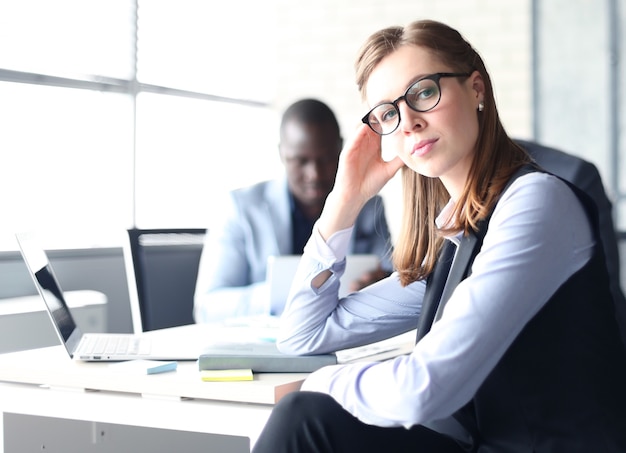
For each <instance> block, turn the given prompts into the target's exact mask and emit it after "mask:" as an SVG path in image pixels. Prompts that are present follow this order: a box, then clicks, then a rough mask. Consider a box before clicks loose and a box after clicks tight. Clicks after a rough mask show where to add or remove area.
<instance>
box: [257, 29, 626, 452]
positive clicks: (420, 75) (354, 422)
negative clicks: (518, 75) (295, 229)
mask: <svg viewBox="0 0 626 453" xmlns="http://www.w3.org/2000/svg"><path fill="white" fill-rule="evenodd" d="M356 71H357V83H358V86H359V89H360V91H361V93H362V95H363V97H364V99H365V101H366V102H367V103H368V104H369V106H370V107H371V110H370V111H369V112H368V113H367V115H365V117H364V118H363V122H364V123H366V124H364V125H363V126H362V127H361V128H360V129H359V130H358V131H357V133H356V135H355V137H354V139H353V140H352V141H351V143H349V144H348V145H347V146H346V147H345V149H344V150H343V152H342V154H341V159H340V165H339V172H338V175H337V179H336V183H335V186H334V188H333V191H332V192H331V194H330V195H329V197H328V199H327V201H326V205H325V207H324V211H323V213H322V216H321V217H320V219H319V220H318V222H317V224H316V227H315V228H314V233H313V236H312V237H311V239H310V240H309V243H308V244H307V246H306V248H305V254H304V256H303V258H302V262H301V265H300V267H299V270H298V273H299V277H298V281H299V282H300V283H299V284H298V283H296V284H295V286H294V291H292V293H293V297H292V299H291V300H290V301H289V303H288V305H287V308H286V310H285V313H284V315H283V318H282V321H281V322H282V332H281V339H280V343H279V345H280V347H281V349H282V350H283V351H285V352H289V353H299V354H306V353H323V352H328V351H333V350H338V349H343V348H348V347H353V346H358V345H362V344H366V343H369V342H373V341H377V340H381V339H383V338H387V337H390V336H393V335H397V334H400V333H402V332H406V331H408V330H410V329H414V328H415V327H416V326H417V327H418V341H417V343H416V345H415V348H414V349H413V351H412V353H411V354H409V355H405V356H401V357H398V358H396V359H394V360H389V361H385V362H380V363H375V362H373V363H354V364H347V365H338V366H333V367H327V368H323V369H321V370H319V371H317V372H315V373H312V374H311V375H310V377H309V378H308V379H307V380H306V381H305V383H304V385H303V387H302V390H303V391H301V392H298V393H294V394H291V395H289V396H288V397H286V398H284V399H283V400H282V401H281V402H280V403H279V404H278V405H277V406H276V407H275V409H274V411H273V413H272V416H271V417H270V420H269V421H268V424H267V425H266V427H265V429H264V431H263V433H262V434H261V436H260V438H259V439H258V441H257V443H256V445H255V449H254V451H255V452H256V453H261V452H272V453H280V452H340V451H341V452H352V451H354V452H357V451H358V452H382V451H393V452H394V453H396V452H405V451H406V452H460V451H479V452H499V453H506V452H551V453H552V452H568V453H573V452H590V451H594V452H624V451H626V352H625V351H624V347H623V346H622V344H621V342H620V339H619V336H618V329H617V324H616V322H615V317H614V313H613V300H612V298H611V295H610V292H609V283H608V277H607V272H606V266H605V264H604V259H603V256H602V248H601V244H600V243H599V239H598V237H599V236H598V231H597V225H596V224H597V220H596V214H595V210H594V206H593V203H590V202H589V200H588V199H587V198H586V196H585V195H584V194H582V193H579V191H577V190H576V189H575V188H573V187H570V186H569V185H568V184H566V183H565V182H564V181H562V180H560V179H558V178H557V177H555V176H552V175H550V174H547V173H545V172H543V171H541V169H539V168H536V167H535V166H533V165H532V163H531V161H530V158H529V157H528V155H527V154H526V153H525V152H524V151H523V150H522V149H521V148H519V147H518V146H517V145H515V144H514V143H513V142H512V141H511V139H510V138H509V137H508V136H507V134H506V132H505V131H504V128H503V127H502V124H501V123H500V120H499V118H498V112H497V109H496V105H495V100H494V94H493V88H492V85H491V81H490V78H489V74H488V73H487V71H486V69H485V65H484V63H483V61H482V59H481V57H480V56H479V55H478V54H477V53H476V51H475V50H474V49H473V48H472V47H471V45H470V44H468V43H467V42H466V41H465V40H464V39H463V38H462V36H461V35H460V34H459V33H458V32H457V31H456V30H454V29H451V28H449V27H448V26H446V25H444V24H441V23H438V22H433V21H418V22H414V23H412V24H410V25H409V26H407V27H405V28H402V27H393V28H387V29H384V30H381V31H379V32H377V33H375V34H374V35H372V36H371V37H370V38H369V40H368V41H367V42H366V43H365V45H364V47H363V48H362V50H361V51H360V54H359V56H358V59H357V64H356ZM388 148H389V149H393V150H394V151H395V153H396V154H397V156H396V157H395V158H394V159H392V160H391V161H384V160H383V159H382V157H381V149H388ZM401 168H402V176H403V190H404V213H403V220H402V228H401V232H400V235H399V238H398V240H397V244H395V251H394V264H395V267H396V269H397V272H396V273H394V274H393V275H392V276H391V277H389V278H388V279H386V280H383V281H381V282H378V283H377V284H374V285H372V286H370V287H367V288H365V289H364V290H361V291H360V292H357V293H353V294H351V295H350V296H348V297H346V298H344V299H338V297H337V292H338V276H339V275H341V273H342V271H343V269H344V267H345V259H344V258H345V249H346V244H347V243H348V239H349V236H350V234H351V227H352V225H353V224H354V220H355V218H356V216H357V214H358V212H359V210H360V208H361V207H362V206H363V205H364V203H365V202H366V201H367V200H368V199H369V198H371V197H372V196H373V195H374V194H376V193H377V192H378V191H379V190H380V189H381V188H382V187H383V186H384V184H385V183H386V182H387V181H389V179H390V178H391V177H392V176H393V175H394V174H395V173H396V172H397V171H398V170H400V169H401ZM452 255H453V256H454V258H452ZM452 260H453V261H452ZM450 262H452V268H451V269H450V271H449V272H448V270H447V268H446V265H447V264H449V263H450ZM444 283H445V287H444ZM295 290H297V291H295Z"/></svg>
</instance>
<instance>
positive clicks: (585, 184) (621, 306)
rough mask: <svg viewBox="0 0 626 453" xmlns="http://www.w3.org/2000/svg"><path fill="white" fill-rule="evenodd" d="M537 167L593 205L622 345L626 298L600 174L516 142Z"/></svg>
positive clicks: (561, 155)
mask: <svg viewBox="0 0 626 453" xmlns="http://www.w3.org/2000/svg"><path fill="white" fill-rule="evenodd" d="M516 142H517V143H518V144H519V145H521V146H522V147H523V148H524V149H525V150H526V151H528V153H529V154H530V155H531V156H532V158H533V159H534V160H535V162H537V164H539V166H540V167H541V168H543V169H544V170H547V171H548V172H550V173H553V174H555V175H556V176H560V177H561V178H563V179H565V180H567V181H569V182H571V183H572V184H574V185H575V186H577V187H578V188H580V189H582V190H583V191H585V192H586V193H587V194H588V195H589V196H591V198H593V200H594V201H595V203H596V206H597V207H598V215H599V220H600V235H601V238H602V245H603V249H604V255H605V258H606V263H607V267H608V270H609V278H610V280H611V293H612V294H613V298H614V300H615V316H616V318H617V322H618V324H619V327H620V331H621V334H622V340H623V342H624V345H626V298H625V297H624V293H623V292H622V290H621V286H620V269H619V267H620V263H619V250H618V246H617V234H616V233H615V224H614V223H613V213H612V204H611V201H610V200H609V198H608V197H607V195H606V192H605V191H604V185H603V184H602V179H601V178H600V173H599V172H598V169H597V168H596V166H595V165H594V164H592V163H591V162H589V161H586V160H584V159H582V158H580V157H577V156H574V155H572V154H568V153H565V152H563V151H559V150H557V149H554V148H549V147H546V146H543V145H539V144H538V143H533V142H528V141H523V140H516Z"/></svg>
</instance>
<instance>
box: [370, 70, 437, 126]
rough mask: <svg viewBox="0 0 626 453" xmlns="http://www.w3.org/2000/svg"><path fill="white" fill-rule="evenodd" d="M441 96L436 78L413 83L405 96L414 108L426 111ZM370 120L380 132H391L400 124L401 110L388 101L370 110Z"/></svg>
mask: <svg viewBox="0 0 626 453" xmlns="http://www.w3.org/2000/svg"><path fill="white" fill-rule="evenodd" d="M440 96H441V90H440V89H439V84H438V83H437V82H436V81H435V80H432V79H422V80H418V81H417V82H416V83H414V84H413V85H411V86H410V87H409V89H408V90H407V91H406V94H405V95H404V96H403V98H404V100H405V102H406V103H407V104H408V105H409V107H411V108H412V109H413V110H417V111H418V112H426V111H428V110H430V109H432V108H434V107H435V106H436V105H437V103H438V102H439V98H440ZM397 102H398V101H396V103H397ZM368 121H369V125H370V127H371V128H372V129H374V131H376V132H377V133H378V134H382V135H385V134H390V133H392V132H393V131H395V130H396V128H397V127H398V124H400V112H399V110H398V107H396V105H395V104H392V103H391V102H387V103H385V104H381V105H379V106H377V107H375V108H374V109H373V110H372V111H371V112H370V114H369V116H368Z"/></svg>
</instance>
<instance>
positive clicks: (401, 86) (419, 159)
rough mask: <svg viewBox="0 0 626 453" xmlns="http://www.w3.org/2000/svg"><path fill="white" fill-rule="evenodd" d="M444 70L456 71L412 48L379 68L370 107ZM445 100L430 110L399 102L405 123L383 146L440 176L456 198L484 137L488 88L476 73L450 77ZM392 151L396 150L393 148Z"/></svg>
mask: <svg viewBox="0 0 626 453" xmlns="http://www.w3.org/2000/svg"><path fill="white" fill-rule="evenodd" d="M438 72H456V71H453V70H452V68H449V67H446V66H444V65H443V64H442V63H441V62H439V61H438V60H437V59H436V58H435V57H434V56H433V55H432V54H431V53H430V52H429V51H427V50H425V49H424V48H423V47H418V46H413V45H406V46H403V47H400V48H398V49H397V50H395V51H394V52H393V53H392V54H390V55H388V56H387V57H385V58H384V59H383V60H382V61H381V62H380V63H379V64H378V66H376V68H374V70H373V71H372V74H371V75H370V77H369V79H368V81H367V86H366V90H367V91H366V93H367V102H368V104H369V105H370V107H373V106H375V105H378V104H380V103H382V102H391V101H394V100H395V99H397V98H398V97H399V96H402V95H403V94H404V93H405V91H406V89H407V88H408V87H409V86H410V85H411V84H412V83H414V82H415V81H417V80H419V79H421V78H423V77H425V76H428V75H431V74H435V73H438ZM439 85H440V87H441V99H440V101H439V104H437V106H436V107H435V108H433V109H432V110H430V111H428V112H416V111H415V110H413V109H411V108H410V107H408V106H407V104H406V102H405V101H404V100H402V101H400V102H399V103H398V109H399V112H400V124H399V126H398V128H397V129H396V130H395V132H393V133H391V134H390V135H385V136H383V139H382V146H383V148H384V149H385V150H389V151H391V150H393V151H395V153H397V154H398V155H399V156H400V158H401V159H402V160H403V161H404V163H405V164H406V165H407V166H408V167H409V168H411V169H412V170H414V171H416V172H418V173H420V174H422V175H424V176H429V177H438V178H440V179H441V181H442V182H443V184H444V185H445V186H446V188H447V189H448V192H449V193H450V195H451V196H452V198H453V199H458V197H459V195H460V193H461V190H462V189H463V187H464V185H465V180H466V178H467V175H468V172H469V169H470V166H471V163H472V158H473V154H474V146H475V144H476V141H477V139H478V116H477V115H478V114H477V108H478V104H479V102H481V101H482V100H483V97H484V95H483V93H484V84H483V82H482V78H481V76H480V74H479V73H478V72H476V71H474V73H472V74H471V75H470V76H469V77H459V78H457V77H444V78H441V79H440V81H439ZM389 148H391V149H389Z"/></svg>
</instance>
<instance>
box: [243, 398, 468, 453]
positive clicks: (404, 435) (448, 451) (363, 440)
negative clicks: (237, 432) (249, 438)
mask: <svg viewBox="0 0 626 453" xmlns="http://www.w3.org/2000/svg"><path fill="white" fill-rule="evenodd" d="M252 452H253V453H287V452H289V453H305V452H306V453H313V452H316V453H331V452H335V453H339V452H346V453H351V452H359V453H367V452H381V453H382V452H394V453H402V452H407V453H408V452H410V453H422V452H423V453H462V452H463V450H462V449H461V448H460V447H459V446H458V445H457V444H456V443H455V442H454V441H452V440H450V438H448V437H446V436H443V435H441V434H439V433H436V432H435V431H432V430H430V429H428V428H424V427H422V426H414V427H413V428H411V429H405V428H402V427H400V428H381V427H379V426H372V425H367V424H365V423H363V422H361V421H359V420H358V419H357V418H355V417H354V416H352V415H351V414H350V413H348V412H347V411H346V410H344V409H343V408H342V407H341V406H340V405H339V404H338V403H337V402H336V401H335V400H334V399H332V398H331V397H330V396H328V395H325V394H323V393H315V392H294V393H291V394H289V395H287V396H285V397H284V398H283V399H282V400H281V401H279V402H278V404H277V405H276V406H275V407H274V410H273V411H272V414H271V415H270V418H269V420H268V422H267V424H266V425H265V428H264V429H263V432H262V433H261V435H260V436H259V439H258V440H257V442H256V444H255V446H254V448H253V450H252Z"/></svg>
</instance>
